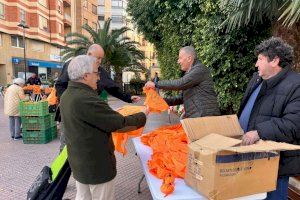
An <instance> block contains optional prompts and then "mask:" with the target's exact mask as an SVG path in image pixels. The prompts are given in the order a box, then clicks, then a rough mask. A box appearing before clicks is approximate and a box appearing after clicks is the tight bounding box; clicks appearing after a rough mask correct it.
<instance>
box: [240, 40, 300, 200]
mask: <svg viewBox="0 0 300 200" xmlns="http://www.w3.org/2000/svg"><path fill="white" fill-rule="evenodd" d="M256 54H257V62H256V64H255V66H256V67H257V68H258V73H254V75H253V78H252V79H251V80H250V82H249V84H248V87H247V89H246V92H245V95H244V98H243V100H242V103H241V108H240V112H239V114H238V115H239V121H240V124H241V126H242V128H243V129H244V131H245V132H246V133H245V135H244V136H243V144H245V145H250V144H253V143H255V142H256V141H258V140H259V139H262V140H272V141H276V142H286V143H290V144H296V145H299V144H300V75H299V74H297V73H295V72H293V71H292V70H291V67H292V64H293V56H294V55H293V49H292V47H291V46H290V45H288V44H287V43H285V42H283V41H282V40H281V39H280V38H275V37H272V38H270V39H268V40H265V41H263V42H262V43H261V44H260V45H258V46H257V47H256ZM299 166H300V151H286V152H281V154H280V162H279V172H278V176H279V177H278V180H277V189H276V190H275V191H273V192H268V195H267V199H281V200H284V199H287V191H288V182H289V176H295V175H299V174H300V167H299Z"/></svg>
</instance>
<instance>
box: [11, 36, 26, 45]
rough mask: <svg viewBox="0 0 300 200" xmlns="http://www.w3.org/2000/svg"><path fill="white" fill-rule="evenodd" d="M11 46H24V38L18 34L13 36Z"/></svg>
mask: <svg viewBox="0 0 300 200" xmlns="http://www.w3.org/2000/svg"><path fill="white" fill-rule="evenodd" d="M11 46H13V47H20V48H24V42H23V38H22V37H20V36H17V35H12V36H11Z"/></svg>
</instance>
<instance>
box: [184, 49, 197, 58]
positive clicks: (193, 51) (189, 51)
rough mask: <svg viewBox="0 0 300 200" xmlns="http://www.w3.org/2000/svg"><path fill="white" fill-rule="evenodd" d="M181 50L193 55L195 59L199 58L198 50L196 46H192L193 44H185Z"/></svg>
mask: <svg viewBox="0 0 300 200" xmlns="http://www.w3.org/2000/svg"><path fill="white" fill-rule="evenodd" d="M180 51H184V52H185V53H186V54H187V55H191V56H193V58H194V59H196V58H197V53H196V50H195V48H194V47H192V46H185V47H182V48H181V49H180Z"/></svg>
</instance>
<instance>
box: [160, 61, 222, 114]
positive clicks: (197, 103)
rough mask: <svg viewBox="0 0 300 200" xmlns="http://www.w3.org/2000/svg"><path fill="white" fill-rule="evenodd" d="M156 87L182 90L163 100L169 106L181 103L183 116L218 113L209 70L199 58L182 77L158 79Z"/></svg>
mask: <svg viewBox="0 0 300 200" xmlns="http://www.w3.org/2000/svg"><path fill="white" fill-rule="evenodd" d="M156 87H158V88H159V89H166V90H181V91H182V94H181V95H179V96H177V97H174V98H166V99H165V100H166V102H167V103H168V104H169V105H170V106H172V105H179V104H182V103H183V104H184V108H185V116H184V117H185V118H195V117H204V116H212V115H220V110H219V107H218V102H217V95H216V93H215V91H214V83H213V81H212V78H211V75H210V71H209V70H208V69H207V68H206V67H205V66H203V65H202V64H201V63H200V61H199V60H195V62H194V63H193V66H192V67H191V69H190V71H189V72H186V73H185V74H184V76H183V77H182V78H180V79H176V80H163V81H158V83H157V84H156Z"/></svg>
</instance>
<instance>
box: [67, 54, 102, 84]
mask: <svg viewBox="0 0 300 200" xmlns="http://www.w3.org/2000/svg"><path fill="white" fill-rule="evenodd" d="M95 62H96V58H94V57H92V56H87V55H80V56H76V57H75V58H73V59H72V61H71V62H70V64H69V66H68V74H69V78H70V80H71V81H77V80H80V79H82V78H83V76H84V74H86V73H92V72H93V65H94V63H95Z"/></svg>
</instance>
